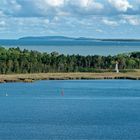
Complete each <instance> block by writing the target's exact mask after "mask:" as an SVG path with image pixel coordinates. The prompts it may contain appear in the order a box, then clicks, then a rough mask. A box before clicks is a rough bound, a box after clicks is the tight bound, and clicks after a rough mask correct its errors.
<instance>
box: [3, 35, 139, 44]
mask: <svg viewBox="0 0 140 140" xmlns="http://www.w3.org/2000/svg"><path fill="white" fill-rule="evenodd" d="M0 45H16V46H17V45H88V46H89V45H91V46H94V45H96V46H97V45H99V46H103V45H104V46H106V45H107V46H108V45H134V46H135V45H136V46H140V39H95V38H85V37H79V38H74V37H65V36H37V37H33V36H29V37H22V38H19V39H0Z"/></svg>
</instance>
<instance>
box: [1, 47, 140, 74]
mask: <svg viewBox="0 0 140 140" xmlns="http://www.w3.org/2000/svg"><path fill="white" fill-rule="evenodd" d="M116 61H117V62H118V63H119V69H120V70H122V71H126V70H133V69H140V52H132V53H126V54H119V55H115V56H99V55H93V56H92V55H88V56H81V55H63V54H59V53H57V52H52V53H47V52H38V51H33V50H31V51H29V50H26V49H24V50H21V49H20V48H19V47H17V48H9V49H6V48H4V47H0V73H1V74H12V73H48V72H104V71H114V69H115V64H116Z"/></svg>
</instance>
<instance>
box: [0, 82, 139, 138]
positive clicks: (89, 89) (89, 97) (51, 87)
mask: <svg viewBox="0 0 140 140" xmlns="http://www.w3.org/2000/svg"><path fill="white" fill-rule="evenodd" d="M6 94H7V96H6ZM11 139H12V140H28V139H30V140H43V139H44V140H49V139H51V140H110V139H111V140H136V139H140V81H130V80H95V81H81V80H80V81H38V82H35V83H29V84H28V83H8V84H0V140H11Z"/></svg>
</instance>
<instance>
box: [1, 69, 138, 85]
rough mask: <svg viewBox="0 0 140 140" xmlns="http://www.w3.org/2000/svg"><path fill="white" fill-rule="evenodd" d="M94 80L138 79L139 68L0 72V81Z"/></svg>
mask: <svg viewBox="0 0 140 140" xmlns="http://www.w3.org/2000/svg"><path fill="white" fill-rule="evenodd" d="M81 79H83V80H96V79H99V80H101V79H130V80H140V70H135V72H126V73H115V72H114V73H113V72H103V73H89V72H88V73H86V72H78V73H33V74H6V75H5V74H1V75H0V83H8V82H34V81H37V80H81Z"/></svg>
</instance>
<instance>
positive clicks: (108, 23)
mask: <svg viewBox="0 0 140 140" xmlns="http://www.w3.org/2000/svg"><path fill="white" fill-rule="evenodd" d="M102 22H103V23H104V24H106V25H108V26H118V23H117V21H113V20H109V19H106V18H104V19H103V20H102Z"/></svg>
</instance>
